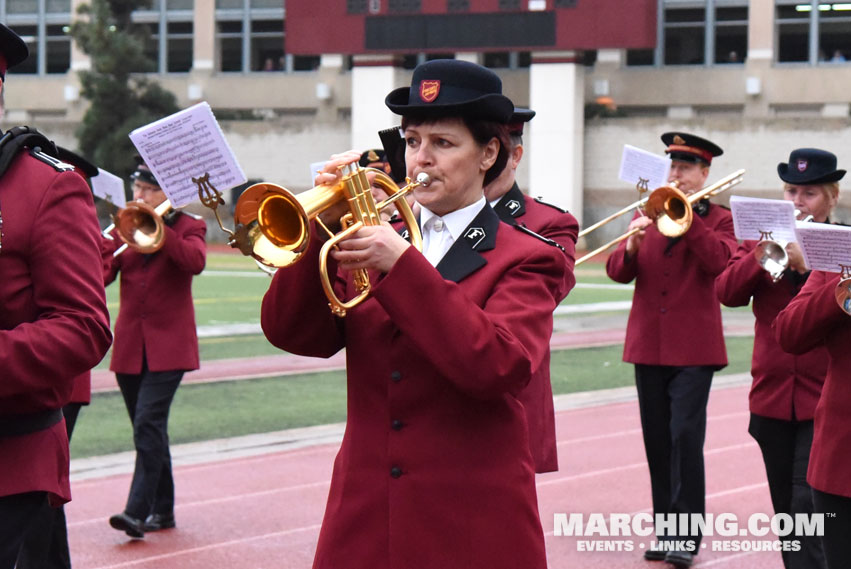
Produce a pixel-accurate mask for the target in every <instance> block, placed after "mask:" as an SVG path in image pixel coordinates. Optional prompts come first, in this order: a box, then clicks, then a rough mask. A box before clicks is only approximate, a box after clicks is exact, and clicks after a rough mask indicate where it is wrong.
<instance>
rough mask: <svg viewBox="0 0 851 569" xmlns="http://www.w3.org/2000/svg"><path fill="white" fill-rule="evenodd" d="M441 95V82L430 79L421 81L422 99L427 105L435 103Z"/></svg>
mask: <svg viewBox="0 0 851 569" xmlns="http://www.w3.org/2000/svg"><path fill="white" fill-rule="evenodd" d="M439 93H440V80H439V79H429V80H426V81H420V99H422V100H423V102H425V103H431V102H434V100H435V99H437V95H438V94H439Z"/></svg>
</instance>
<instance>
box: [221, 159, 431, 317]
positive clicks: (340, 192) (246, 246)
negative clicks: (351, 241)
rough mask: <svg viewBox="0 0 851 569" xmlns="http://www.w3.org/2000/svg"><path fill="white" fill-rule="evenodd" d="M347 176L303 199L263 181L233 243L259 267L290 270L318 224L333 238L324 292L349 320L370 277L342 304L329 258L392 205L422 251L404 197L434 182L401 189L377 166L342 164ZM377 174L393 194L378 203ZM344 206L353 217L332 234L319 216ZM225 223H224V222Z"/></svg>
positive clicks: (239, 211)
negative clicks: (374, 188) (375, 191)
mask: <svg viewBox="0 0 851 569" xmlns="http://www.w3.org/2000/svg"><path fill="white" fill-rule="evenodd" d="M340 169H341V171H342V174H343V177H342V180H340V182H338V183H337V184H336V185H321V186H316V187H314V188H312V189H310V190H307V191H305V192H302V193H300V194H298V195H295V194H293V193H292V192H290V191H289V190H287V189H286V188H283V187H281V186H278V185H275V184H269V183H259V184H254V185H253V186H250V187H249V188H247V189H246V190H245V191H244V192H243V193H242V195H240V197H239V200H237V203H236V209H235V212H234V221H235V223H236V229H235V231H233V232H231V231H229V230H227V229H224V227H222V229H224V230H225V231H226V232H228V233H230V234H231V240H230V241H229V245H230V246H231V247H236V248H238V249H239V250H240V251H241V252H242V253H243V254H244V255H249V256H251V257H253V258H254V259H255V260H257V261H258V262H259V263H262V264H263V265H266V266H269V267H277V268H282V267H288V266H290V265H292V264H293V263H296V262H298V261H299V260H300V259H301V258H302V256H303V254H304V252H305V251H306V250H307V247H308V244H309V241H310V221H311V220H314V219H315V220H316V222H317V224H318V225H319V227H321V228H322V229H323V230H324V231H325V232H326V233H327V234H328V236H329V237H330V238H329V239H328V241H326V242H325V244H324V245H323V246H322V249H321V251H320V253H319V273H320V279H321V281H322V288H323V289H324V291H325V295H326V296H327V297H328V302H329V306H330V308H331V311H332V312H333V313H334V314H336V315H337V316H341V317H342V316H345V315H346V311H347V310H349V309H351V308H352V307H354V306H356V305H357V304H360V303H361V302H362V301H364V300H365V299H366V297H367V296H368V295H369V292H370V288H371V287H370V282H369V275H368V274H367V271H366V270H365V269H360V270H357V271H356V272H355V274H354V281H355V288H356V290H357V291H358V293H357V295H356V296H355V297H354V298H353V299H351V300H349V301H343V300H341V299H339V298H338V297H337V295H336V294H335V293H334V290H333V284H332V280H331V277H330V276H329V275H328V254H329V252H330V251H331V249H333V248H334V247H336V246H337V244H338V243H339V242H340V241H342V240H343V239H345V238H347V237H348V236H350V235H351V234H353V233H355V232H356V231H358V230H359V229H360V228H361V227H364V226H368V225H380V224H381V211H382V210H383V209H385V208H388V207H390V206H391V205H392V206H394V207H396V208H397V209H398V211H399V214H400V215H401V216H402V219H403V220H404V222H405V225H406V226H407V228H408V234H409V235H410V239H411V244H412V245H413V246H414V247H416V248H417V249H419V250H422V236H421V234H420V230H419V225H418V224H417V219H416V217H415V216H414V213H413V211H411V208H410V206H409V205H408V202H406V201H405V200H404V199H402V198H404V196H405V195H406V194H408V193H410V192H412V191H413V190H414V188H416V187H418V186H420V185H423V186H426V185H428V183H429V178H428V175H427V174H425V173H421V174H420V175H419V176H417V181H416V182H412V181H411V180H410V178H408V179H407V180H406V185H405V186H404V187H403V188H401V189H400V188H399V187H398V186H397V185H396V183H395V182H394V181H393V179H392V178H391V177H390V176H388V175H387V174H385V173H384V172H382V171H380V170H377V169H375V168H361V167H360V166H358V165H357V164H356V163H355V164H348V165H346V166H342V167H341V168H340ZM368 173H371V174H375V177H374V179H373V181H372V183H373V184H375V185H376V186H378V187H380V188H381V189H383V190H384V192H385V193H386V194H387V195H388V196H389V197H388V198H387V199H386V200H384V201H382V202H380V203H376V202H375V199H374V198H373V196H372V190H371V188H370V182H369V180H368V178H367V174H368ZM340 202H345V203H347V204H348V206H349V213H347V214H345V215H343V216H342V217H341V218H340V224H341V226H342V230H341V231H340V232H339V233H336V234H335V233H333V232H332V231H331V230H330V229H328V227H327V226H326V225H325V224H324V223H323V222H322V220H321V219H320V218H319V214H320V213H322V212H323V211H325V210H327V209H328V208H330V207H331V206H333V205H335V204H337V203H340ZM220 224H221V223H220Z"/></svg>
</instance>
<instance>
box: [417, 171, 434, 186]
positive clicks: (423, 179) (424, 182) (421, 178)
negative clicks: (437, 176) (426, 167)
mask: <svg viewBox="0 0 851 569" xmlns="http://www.w3.org/2000/svg"><path fill="white" fill-rule="evenodd" d="M417 182H419V183H420V185H421V186H423V187H428V185H429V184H431V178H430V177H429V175H428V174H426V173H425V172H420V173H419V174H417Z"/></svg>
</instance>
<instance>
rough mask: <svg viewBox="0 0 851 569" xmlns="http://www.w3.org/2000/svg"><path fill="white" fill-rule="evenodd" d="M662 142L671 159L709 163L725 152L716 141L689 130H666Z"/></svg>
mask: <svg viewBox="0 0 851 569" xmlns="http://www.w3.org/2000/svg"><path fill="white" fill-rule="evenodd" d="M662 142H664V143H665V145H666V146H667V148H666V149H665V153H666V154H668V155H669V156H670V157H671V160H680V161H682V162H692V163H701V162H702V163H704V164H707V165H709V164H712V159H713V158H714V157H715V156H721V155H722V154H724V151H723V150H721V147H720V146H718V145H717V144H715V143H714V142H712V141H710V140H706V139H705V138H701V137H699V136H697V135H694V134H689V133H687V132H666V133H665V134H663V135H662Z"/></svg>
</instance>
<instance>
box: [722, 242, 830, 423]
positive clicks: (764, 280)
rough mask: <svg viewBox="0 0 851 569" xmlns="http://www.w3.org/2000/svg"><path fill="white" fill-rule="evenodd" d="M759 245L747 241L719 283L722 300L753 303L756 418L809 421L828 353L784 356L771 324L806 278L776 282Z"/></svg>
mask: <svg viewBox="0 0 851 569" xmlns="http://www.w3.org/2000/svg"><path fill="white" fill-rule="evenodd" d="M756 243H757V242H756V241H745V242H744V243H742V244H741V245H740V246H739V249H738V251H736V254H735V255H734V256H733V258H732V259H730V263H729V264H728V265H727V268H726V269H725V270H724V272H723V273H721V275H720V276H719V277H718V279H717V280H716V281H715V288H716V290H717V292H718V299H719V300H720V301H721V303H722V304H724V305H726V306H747V305H748V303H749V302H750V300H751V298H753V313H754V316H755V317H756V322H755V324H754V346H753V358H752V360H751V375H752V376H753V384H752V385H751V392H750V410H751V413H754V414H756V415H760V416H762V417H770V418H772V419H782V420H784V421H809V420H811V419H812V418H813V415H814V413H815V410H816V403H818V399H819V395H820V394H821V387H822V385H823V384H824V376H825V374H826V373H827V350H826V349H825V348H824V347H817V348H813V349H812V350H810V351H808V352H804V353H802V354H800V355H794V354H790V353H788V352H785V351H783V349H782V348H781V347H780V345H779V344H778V343H777V340H775V339H774V332H773V331H772V330H771V324H772V322H774V318H775V317H776V316H777V314H778V313H779V312H780V311H781V310H783V309H784V308H786V305H787V304H789V301H791V300H792V299H793V298H795V295H797V294H798V292H799V291H800V290H801V287H802V286H803V279H802V278H797V277H796V276H795V275H788V274H787V275H785V276H784V277H783V278H782V279H780V280H779V281H778V282H776V283H775V282H773V281H772V279H771V275H769V274H768V272H767V271H765V270H763V269H762V267H760V266H759V263H758V262H757V260H756V258H755V257H754V255H753V250H754V248H755V247H756Z"/></svg>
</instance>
